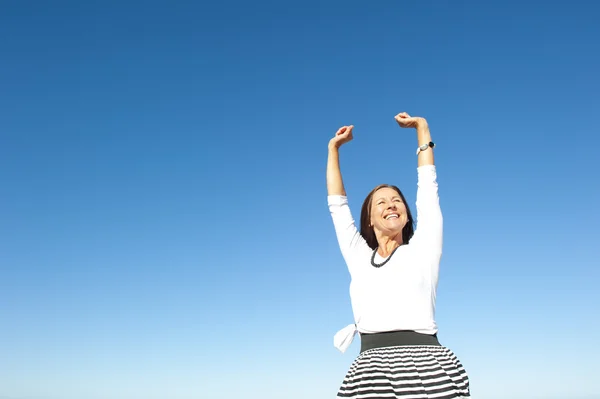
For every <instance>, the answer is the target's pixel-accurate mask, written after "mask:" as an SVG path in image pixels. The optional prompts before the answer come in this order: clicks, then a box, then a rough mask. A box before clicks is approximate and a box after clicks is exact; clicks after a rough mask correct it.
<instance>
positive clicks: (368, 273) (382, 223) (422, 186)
mask: <svg viewBox="0 0 600 399" xmlns="http://www.w3.org/2000/svg"><path fill="white" fill-rule="evenodd" d="M396 121H397V122H398V124H399V125H400V127H403V128H415V129H416V131H417V139H418V147H417V158H418V168H417V176H418V184H417V201H416V206H417V208H416V209H417V218H418V225H417V228H416V230H413V224H414V221H413V217H412V214H411V212H410V209H409V207H408V204H407V203H406V200H405V198H404V195H402V192H401V191H400V190H399V189H398V187H396V186H391V185H380V186H377V187H375V188H374V189H373V190H372V191H371V192H370V193H369V195H367V197H366V199H365V201H364V203H363V205H362V211H361V217H360V232H359V231H358V229H357V227H356V225H355V222H354V219H353V217H352V214H351V212H350V208H349V207H348V200H347V197H346V190H345V189H344V184H343V181H342V174H341V172H340V164H339V149H340V147H341V146H342V145H344V144H345V143H347V142H349V141H350V140H352V130H353V128H354V127H353V126H344V127H342V128H340V129H339V130H338V131H337V133H336V134H335V137H333V138H332V139H331V141H330V142H329V156H328V160H327V191H328V205H329V210H330V213H331V216H332V219H333V224H334V227H335V232H336V236H337V239H338V243H339V246H340V249H341V252H342V255H343V257H344V260H345V261H346V264H347V266H348V270H349V271H350V276H351V280H352V281H351V284H350V296H351V303H352V310H353V313H354V320H355V324H351V325H349V326H347V327H346V328H344V329H342V330H341V331H339V332H338V333H337V334H336V336H335V338H334V344H335V346H336V347H338V349H340V350H341V351H342V352H344V351H345V350H346V349H347V348H348V346H349V345H350V343H351V342H352V339H353V337H354V335H355V334H356V332H358V333H359V334H360V337H361V350H360V354H359V355H358V357H357V358H356V360H355V361H354V362H353V363H352V365H351V367H350V370H349V371H348V373H347V374H346V376H345V378H344V381H343V383H342V386H341V387H340V389H339V392H338V397H344V398H360V399H369V398H442V399H450V398H468V397H470V389H469V379H468V376H467V374H466V372H465V370H464V368H463V366H462V365H461V363H460V362H459V360H458V359H457V358H456V356H455V355H454V353H453V352H452V351H450V350H449V349H448V348H446V347H444V346H442V345H441V344H440V343H439V341H438V339H437V331H438V328H437V325H436V322H435V298H436V289H437V282H438V271H439V264H440V258H441V255H442V224H443V223H442V213H441V210H440V205H439V197H438V186H437V175H436V169H435V165H434V159H433V148H434V144H433V142H432V141H431V135H430V132H429V127H428V124H427V121H426V120H425V119H424V118H419V117H411V116H410V115H408V114H407V113H405V112H403V113H400V114H398V115H396Z"/></svg>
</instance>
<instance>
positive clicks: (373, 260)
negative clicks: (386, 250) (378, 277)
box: [371, 246, 400, 268]
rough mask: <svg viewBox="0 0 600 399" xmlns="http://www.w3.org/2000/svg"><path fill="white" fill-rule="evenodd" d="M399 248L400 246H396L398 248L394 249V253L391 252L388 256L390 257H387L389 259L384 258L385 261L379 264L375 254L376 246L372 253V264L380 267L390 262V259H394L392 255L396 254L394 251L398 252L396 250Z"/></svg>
mask: <svg viewBox="0 0 600 399" xmlns="http://www.w3.org/2000/svg"><path fill="white" fill-rule="evenodd" d="M398 248H400V246H397V247H396V249H394V250H393V251H392V253H391V254H390V256H388V257H387V259H386V260H384V261H383V262H382V263H380V264H377V263H375V254H376V253H377V248H375V249H374V250H373V255H371V265H372V266H375V267H378V268H379V267H381V266H383V265H385V264H386V263H388V262H389V261H390V259H392V255H394V253H395V252H396V250H397V249H398Z"/></svg>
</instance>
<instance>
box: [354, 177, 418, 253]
mask: <svg viewBox="0 0 600 399" xmlns="http://www.w3.org/2000/svg"><path fill="white" fill-rule="evenodd" d="M380 188H391V189H394V190H395V191H396V192H397V193H398V195H400V198H402V202H403V203H404V206H405V207H406V216H408V221H407V222H406V225H405V226H404V228H403V229H402V244H403V245H404V244H408V241H409V240H410V239H411V238H412V236H413V234H414V233H415V229H414V223H415V221H414V219H413V217H412V214H411V213H410V208H409V207H408V204H407V203H406V198H404V194H402V191H400V189H399V188H398V187H396V186H392V185H390V184H380V185H379V186H377V187H375V188H374V189H373V190H371V192H370V193H369V194H368V195H367V198H365V200H364V202H363V204H362V210H361V212H360V235H361V236H363V238H364V239H365V241H366V242H367V244H368V245H369V247H371V249H375V248H377V247H378V246H379V244H378V243H377V237H376V236H375V231H374V230H373V227H372V226H370V224H371V203H372V202H373V194H375V192H376V191H377V190H379V189H380Z"/></svg>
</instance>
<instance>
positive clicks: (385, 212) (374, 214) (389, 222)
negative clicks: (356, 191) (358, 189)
mask: <svg viewBox="0 0 600 399" xmlns="http://www.w3.org/2000/svg"><path fill="white" fill-rule="evenodd" d="M369 213H370V224H371V226H373V229H374V230H375V231H379V232H380V233H383V234H384V235H387V236H396V235H398V234H401V233H402V229H403V228H404V226H406V223H407V222H408V221H409V217H408V212H407V209H406V205H405V204H404V201H403V200H402V197H401V196H400V194H399V193H398V192H397V191H396V190H395V189H393V188H391V187H383V188H380V189H379V190H377V191H375V193H373V198H372V201H371V207H370V212H369Z"/></svg>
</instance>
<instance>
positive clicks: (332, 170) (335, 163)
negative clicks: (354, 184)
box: [327, 125, 354, 196]
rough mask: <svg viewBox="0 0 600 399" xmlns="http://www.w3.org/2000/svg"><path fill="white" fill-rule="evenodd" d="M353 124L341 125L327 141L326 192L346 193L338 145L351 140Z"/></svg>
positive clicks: (332, 193) (329, 193) (333, 193)
mask: <svg viewBox="0 0 600 399" xmlns="http://www.w3.org/2000/svg"><path fill="white" fill-rule="evenodd" d="M352 129H354V126H352V125H350V126H342V127H341V128H339V129H338V131H337V132H336V133H335V136H334V137H333V138H332V139H331V140H330V141H329V155H328V156H327V194H328V195H344V196H345V195H346V190H345V188H344V181H343V180H342V172H341V170H340V147H341V146H342V145H343V144H345V143H347V142H349V141H350V140H352Z"/></svg>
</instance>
